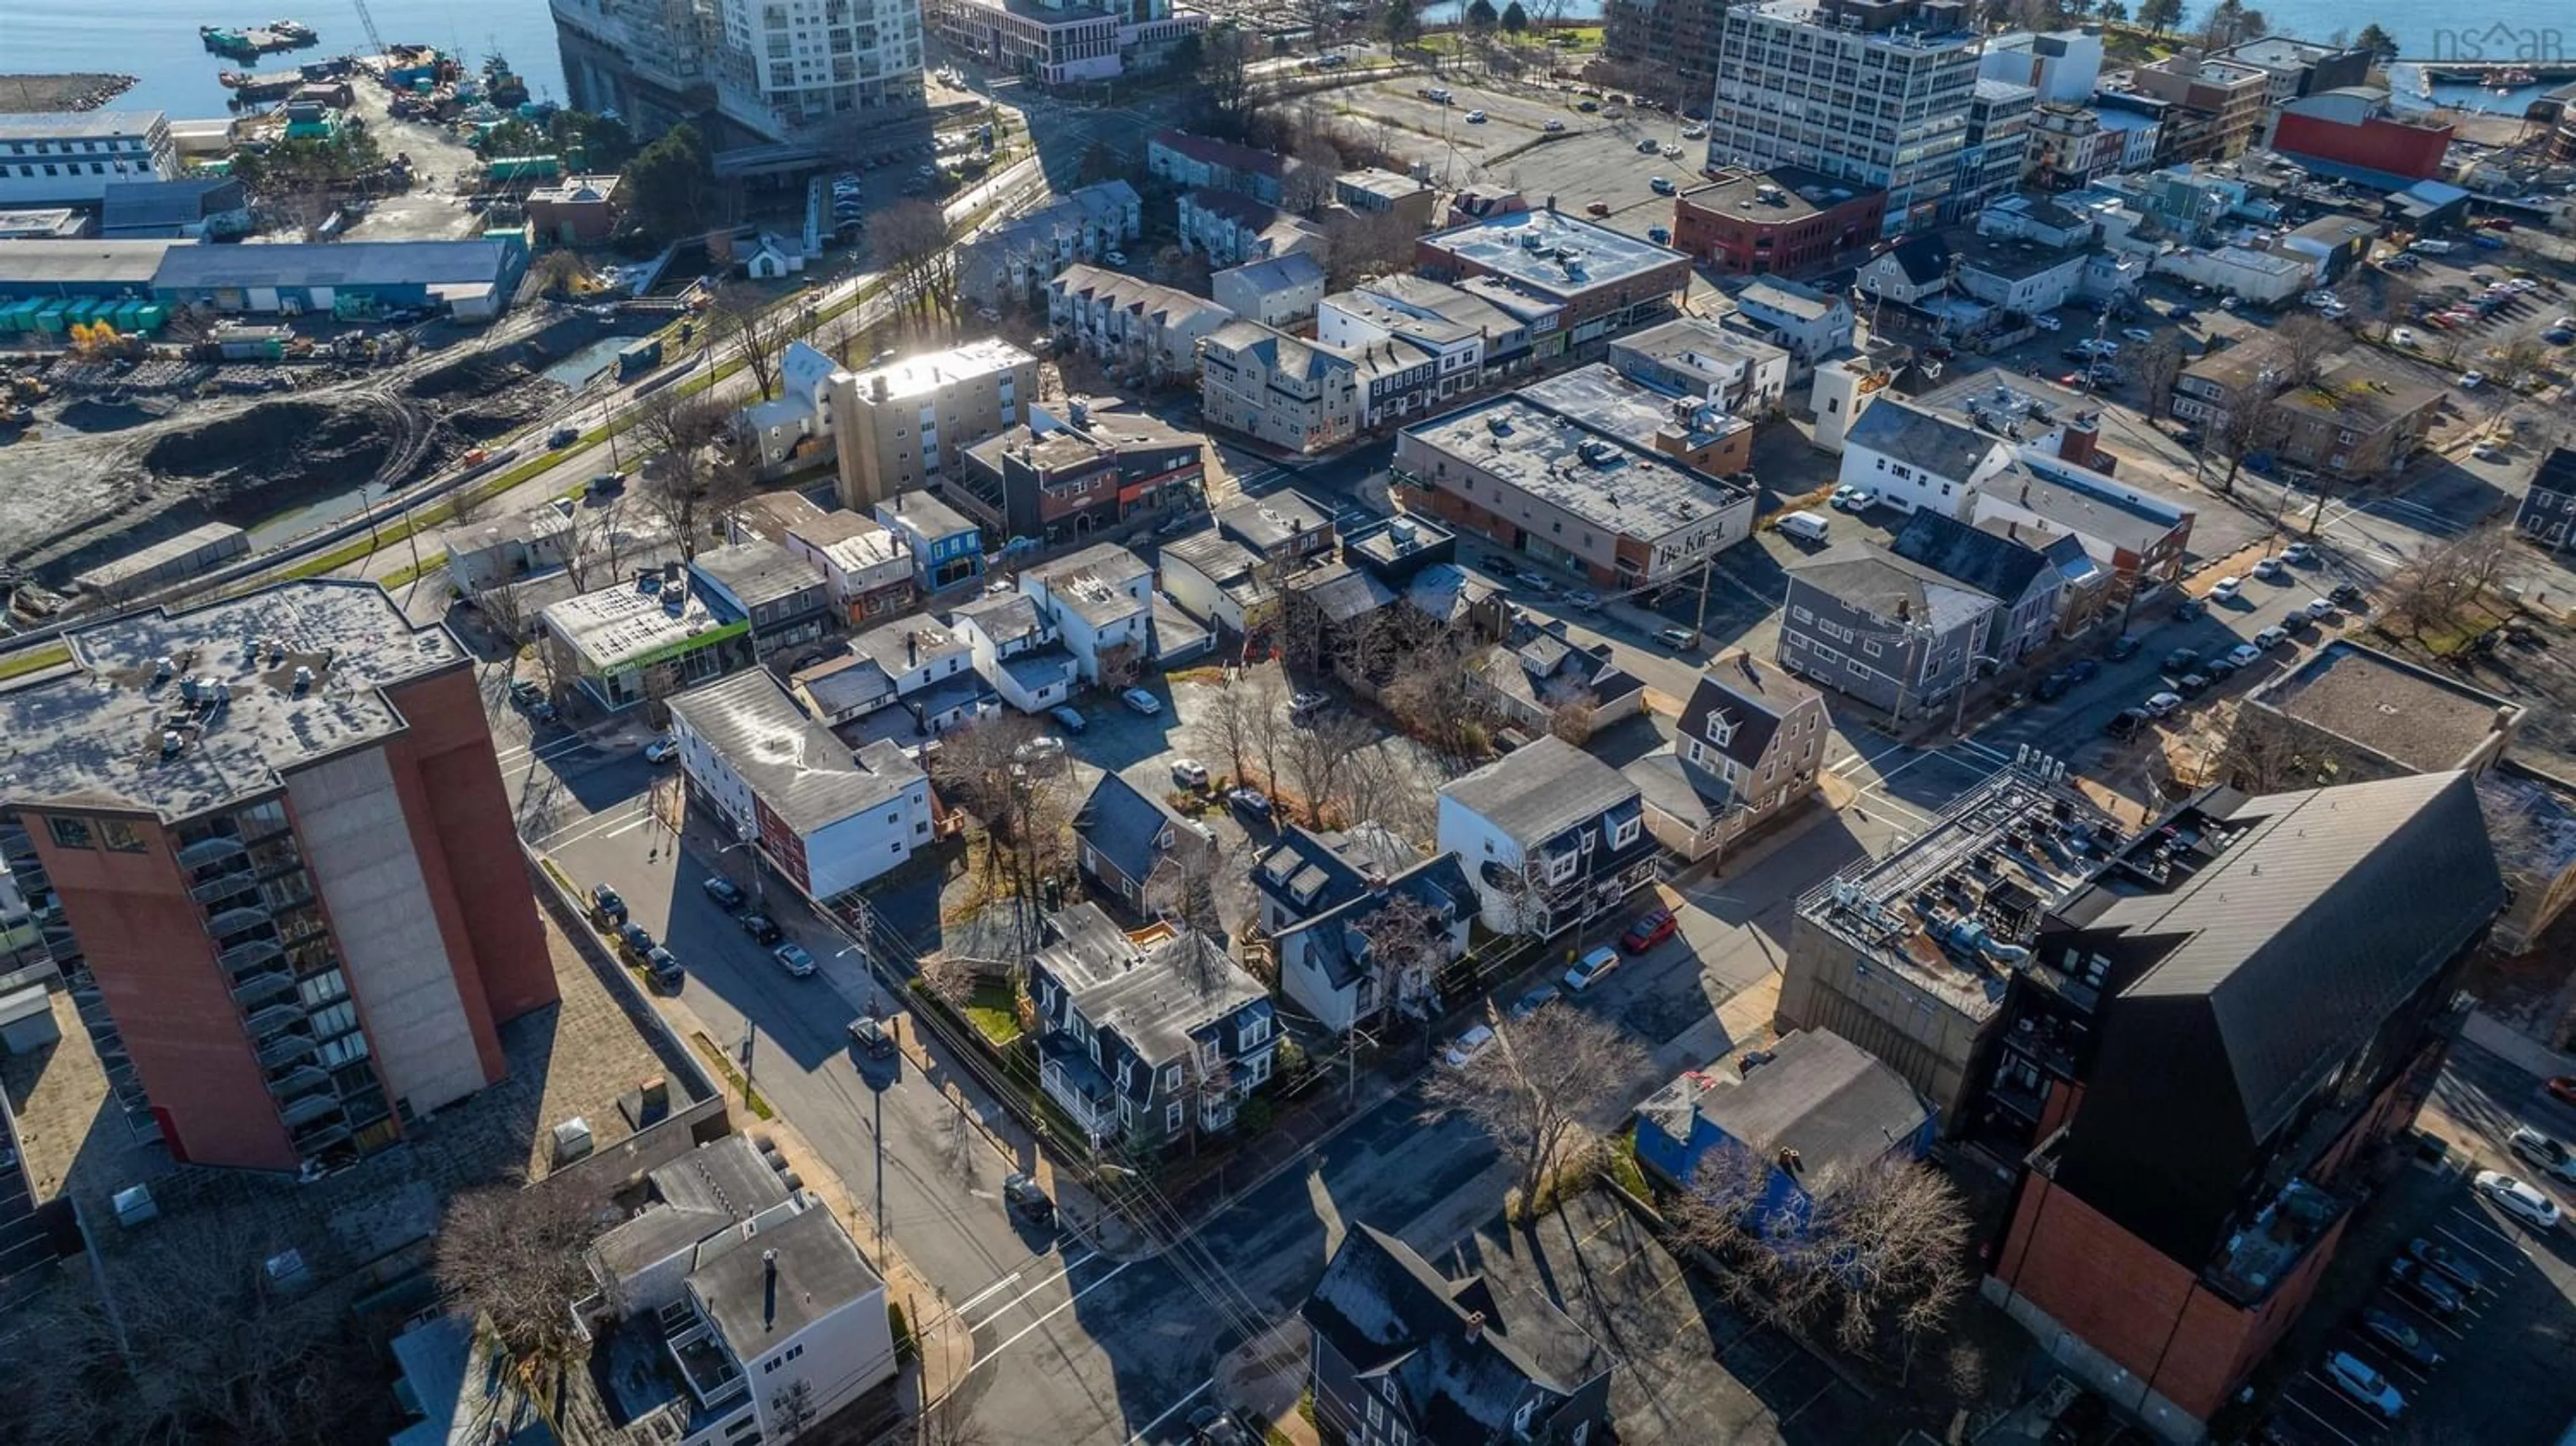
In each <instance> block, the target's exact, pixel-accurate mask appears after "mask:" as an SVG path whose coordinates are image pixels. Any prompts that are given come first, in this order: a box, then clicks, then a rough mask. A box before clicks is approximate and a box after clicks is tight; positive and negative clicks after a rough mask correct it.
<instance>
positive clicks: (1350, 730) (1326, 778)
mask: <svg viewBox="0 0 2576 1446" xmlns="http://www.w3.org/2000/svg"><path fill="white" fill-rule="evenodd" d="M1376 741H1377V734H1376V730H1374V729H1372V728H1370V727H1369V726H1368V724H1366V723H1365V722H1362V721H1361V720H1360V718H1359V716H1358V715H1357V714H1354V713H1350V712H1347V711H1345V710H1343V709H1339V708H1331V709H1326V710H1324V711H1322V712H1319V713H1316V714H1315V715H1313V716H1312V717H1310V718H1309V719H1307V720H1306V723H1305V724H1304V726H1302V727H1297V728H1292V729H1290V730H1289V732H1288V739H1287V746H1286V749H1285V750H1284V751H1285V753H1286V758H1285V760H1284V761H1285V763H1286V765H1287V769H1288V778H1289V782H1290V783H1291V785H1292V786H1294V787H1295V789H1296V791H1297V796H1298V797H1299V798H1301V799H1303V800H1304V801H1305V804H1306V822H1307V823H1308V824H1309V825H1311V826H1313V827H1316V828H1321V827H1323V826H1324V810H1325V809H1327V808H1328V807H1331V806H1333V805H1335V804H1337V803H1340V802H1342V798H1341V785H1342V779H1343V777H1344V775H1345V774H1346V773H1347V772H1348V771H1349V768H1350V763H1351V759H1352V758H1353V756H1355V755H1356V754H1358V753H1359V752H1360V751H1362V750H1363V749H1366V748H1367V747H1369V746H1370V745H1371V744H1373V743H1375V742H1376Z"/></svg>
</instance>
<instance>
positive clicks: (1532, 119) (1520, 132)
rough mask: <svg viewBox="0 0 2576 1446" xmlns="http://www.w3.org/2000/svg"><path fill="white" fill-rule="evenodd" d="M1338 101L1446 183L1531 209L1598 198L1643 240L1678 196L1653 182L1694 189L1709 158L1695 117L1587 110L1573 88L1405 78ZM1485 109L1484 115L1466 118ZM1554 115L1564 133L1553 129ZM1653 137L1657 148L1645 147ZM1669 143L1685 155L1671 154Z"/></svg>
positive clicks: (1349, 121) (1571, 207) (1667, 217)
mask: <svg viewBox="0 0 2576 1446" xmlns="http://www.w3.org/2000/svg"><path fill="white" fill-rule="evenodd" d="M1432 85H1439V86H1445V87H1447V88H1448V89H1449V90H1450V93H1451V101H1450V103H1449V104H1448V105H1441V104H1439V103H1437V102H1434V101H1431V100H1427V99H1425V98H1423V97H1422V96H1421V95H1420V94H1419V93H1418V92H1419V91H1420V90H1422V89H1423V88H1425V87H1426V86H1432ZM1333 99H1334V101H1335V103H1336V107H1337V110H1338V112H1339V114H1338V119H1340V120H1341V121H1342V122H1343V123H1344V124H1346V125H1352V126H1358V127H1361V128H1363V129H1364V131H1365V133H1366V134H1368V135H1369V136H1370V137H1371V138H1372V139H1375V140H1379V141H1381V142H1382V143H1384V144H1385V145H1386V146H1387V147H1388V148H1389V149H1391V150H1394V151H1397V152H1400V153H1401V154H1403V155H1404V156H1405V157H1407V158H1408V159H1410V160H1414V161H1418V162H1421V163H1422V164H1425V165H1428V166H1429V167H1430V168H1431V171H1432V175H1433V176H1434V178H1435V179H1438V180H1440V181H1441V182H1442V183H1443V184H1445V185H1452V186H1461V185H1480V186H1491V187H1505V186H1517V187H1518V188H1519V189H1520V191H1521V192H1522V194H1524V195H1526V196H1527V197H1528V198H1529V199H1530V202H1531V204H1533V205H1540V204H1544V203H1545V202H1546V201H1547V200H1548V198H1549V197H1551V196H1552V197H1554V198H1555V199H1556V204H1557V207H1558V208H1559V209H1560V210H1565V211H1570V212H1575V213H1577V214H1580V213H1582V212H1584V211H1585V210H1586V209H1587V208H1588V207H1590V206H1591V205H1592V204H1593V203H1594V202H1596V201H1597V202H1600V203H1602V204H1604V205H1606V206H1608V207H1609V208H1610V213H1611V214H1610V224H1612V225H1614V226H1616V227H1618V229H1620V230H1622V231H1627V232H1630V233H1632V234H1635V235H1640V236H1642V235H1644V234H1645V233H1646V229H1647V228H1648V227H1649V226H1670V225H1671V224H1672V221H1673V203H1672V199H1671V198H1670V197H1668V196H1660V195H1657V194H1655V192H1654V191H1653V190H1651V189H1650V188H1649V182H1651V181H1652V179H1653V178H1654V177H1657V176H1662V177H1665V178H1667V179H1668V180H1671V181H1673V182H1675V183H1677V184H1679V185H1688V184H1690V183H1692V182H1693V181H1695V180H1697V179H1698V177H1699V171H1700V167H1701V166H1702V165H1704V164H1705V163H1706V155H1705V152H1706V146H1705V145H1704V144H1702V143H1701V142H1698V141H1691V140H1684V139H1683V138H1682V131H1683V130H1684V128H1685V127H1687V126H1688V125H1689V124H1690V122H1687V121H1684V120H1682V119H1680V118H1679V117H1677V116H1674V115H1671V114H1669V113H1663V112H1656V111H1638V110H1631V109H1628V108H1627V107H1625V106H1620V105H1616V104H1607V105H1604V104H1602V102H1600V101H1598V100H1595V101H1594V102H1593V103H1594V104H1596V105H1601V106H1602V108H1601V109H1600V110H1596V111H1590V112H1587V111H1583V110H1580V109H1577V107H1578V106H1579V105H1580V104H1582V103H1583V102H1584V101H1585V100H1586V99H1590V98H1589V97H1583V96H1577V95H1574V94H1572V93H1570V92H1560V91H1553V90H1539V89H1528V90H1509V91H1507V90H1501V89H1488V88H1479V87H1472V86H1467V85H1463V84H1460V83H1458V82H1456V81H1446V80H1444V81H1430V80H1425V79H1422V78H1419V77H1406V78H1403V79H1400V80H1390V81H1382V82H1379V83H1376V84H1374V85H1368V86H1363V87H1356V88H1353V89H1351V90H1347V91H1342V92H1339V93H1337V95H1336V96H1335V97H1333ZM1321 103H1322V102H1320V101H1319V102H1318V104H1321ZM1612 111H1616V112H1618V113H1617V114H1615V115H1614V114H1611V112H1612ZM1480 112H1481V113H1482V114H1483V115H1484V117H1485V119H1484V120H1482V121H1470V120H1469V119H1468V117H1469V116H1470V115H1473V114H1477V113H1480ZM1550 121H1554V122H1556V123H1558V124H1559V125H1561V126H1562V127H1563V128H1564V129H1562V130H1561V131H1555V132H1551V131H1549V130H1548V129H1547V125H1548V123H1549V122H1550ZM1647 141H1652V142H1654V143H1655V145H1656V146H1657V147H1658V148H1659V149H1658V150H1656V151H1655V152H1653V153H1651V154H1649V153H1646V152H1644V151H1641V150H1640V149H1639V146H1640V145H1641V143H1644V142H1647ZM1664 146H1670V147H1672V148H1673V149H1674V150H1675V151H1677V152H1678V154H1676V155H1671V156H1667V155H1665V154H1663V153H1662V151H1661V149H1660V147H1664Z"/></svg>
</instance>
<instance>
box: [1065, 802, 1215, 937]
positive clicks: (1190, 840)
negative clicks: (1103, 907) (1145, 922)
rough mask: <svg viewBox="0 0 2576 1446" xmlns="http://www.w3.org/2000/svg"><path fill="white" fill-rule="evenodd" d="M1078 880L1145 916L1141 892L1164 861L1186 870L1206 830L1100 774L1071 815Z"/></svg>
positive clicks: (1203, 847)
mask: <svg viewBox="0 0 2576 1446" xmlns="http://www.w3.org/2000/svg"><path fill="white" fill-rule="evenodd" d="M1073 837H1074V842H1075V843H1076V844H1078V845H1080V855H1079V861H1080V863H1081V866H1082V872H1083V875H1084V877H1086V878H1088V879H1090V880H1091V881H1092V882H1093V883H1094V884H1096V885H1098V886H1099V888H1100V890H1101V892H1102V893H1103V894H1105V895H1106V896H1108V897H1110V898H1113V899H1116V900H1118V901H1119V902H1120V903H1122V904H1124V905H1126V908H1127V912H1128V913H1130V914H1133V915H1138V916H1142V915H1143V914H1144V913H1145V912H1146V909H1145V888H1146V886H1147V885H1148V884H1150V883H1152V882H1153V880H1154V874H1155V871H1156V870H1158V869H1160V868H1161V867H1162V865H1163V862H1164V860H1166V859H1170V860H1172V862H1173V866H1174V867H1175V868H1186V867H1188V866H1189V865H1190V864H1191V863H1192V862H1193V861H1194V860H1195V858H1196V856H1197V855H1199V854H1201V853H1204V852H1205V851H1206V850H1207V849H1208V847H1209V843H1208V834H1207V827H1206V825H1204V824H1200V823H1196V822H1193V821H1191V820H1189V819H1186V818H1183V817H1181V816H1180V815H1179V814H1177V813H1174V812H1172V810H1171V808H1170V807H1169V806H1167V805H1166V804H1165V803H1164V802H1163V801H1162V800H1161V799H1159V798H1154V797H1150V796H1149V795H1147V794H1146V793H1145V791H1144V790H1143V789H1140V788H1138V787H1136V785H1134V784H1132V783H1129V782H1128V781H1127V780H1126V779H1123V778H1121V777H1119V776H1118V775H1117V774H1115V773H1104V774H1102V775H1101V776H1100V781H1099V782H1098V783H1096V784H1093V785H1092V788H1091V796H1090V797H1089V798H1086V799H1084V800H1083V802H1082V807H1081V808H1079V809H1076V810H1075V811H1074V815H1073Z"/></svg>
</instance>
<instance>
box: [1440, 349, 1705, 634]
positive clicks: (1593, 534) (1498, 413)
mask: <svg viewBox="0 0 2576 1446" xmlns="http://www.w3.org/2000/svg"><path fill="white" fill-rule="evenodd" d="M1393 470H1394V481H1395V484H1396V485H1397V486H1399V487H1402V488H1403V489H1405V493H1406V501H1407V505H1408V506H1410V507H1412V508H1413V509H1414V510H1417V511H1422V512H1427V513H1429V514H1431V515H1432V516H1433V517H1435V518H1437V519H1439V520H1440V521H1441V522H1442V523H1444V524H1446V525H1448V526H1451V527H1454V528H1458V529H1460V530H1464V531H1472V532H1476V533H1479V534H1481V535H1483V536H1485V537H1487V538H1489V539H1491V540H1492V541H1494V542H1496V543H1498V544H1500V545H1501V546H1504V547H1507V548H1513V549H1516V550H1519V551H1522V552H1526V553H1528V554H1529V555H1530V556H1532V557H1535V558H1538V559H1540V560H1541V561H1544V562H1548V563H1550V564H1553V565H1555V566H1559V567H1565V568H1569V569H1571V570H1573V571H1575V572H1578V573H1581V574H1582V575H1583V576H1585V577H1587V578H1589V579H1591V581H1592V582H1593V584H1594V585H1595V586H1596V587H1600V588H1603V589H1605V590H1616V591H1619V592H1627V591H1632V590H1634V589H1638V588H1644V587H1655V586H1661V585H1664V584H1668V583H1671V582H1674V581H1676V580H1678V579H1679V578H1681V577H1682V576H1683V575H1685V574H1687V573H1689V572H1691V571H1693V570H1694V569H1696V568H1698V567H1699V566H1700V565H1701V564H1703V563H1705V562H1707V561H1708V560H1709V559H1710V558H1713V557H1714V556H1716V555H1717V554H1718V553H1719V552H1721V551H1723V550H1724V549H1726V548H1728V547H1731V546H1733V545H1735V544H1736V543H1738V542H1741V541H1743V540H1744V539H1745V538H1746V537H1748V536H1750V535H1751V534H1752V528H1753V510H1754V495H1753V493H1752V491H1751V490H1750V489H1747V488H1743V487H1738V486H1735V485H1733V484H1731V483H1726V482H1721V481H1718V480H1717V479H1715V478H1711V477H1704V476H1701V475H1699V474H1698V473H1695V472H1693V471H1691V470H1690V469H1689V468H1687V467H1685V466H1683V465H1681V464H1680V463H1678V462H1675V461H1673V460H1672V459H1670V458H1668V457H1666V456H1664V455H1662V454H1660V453H1659V452H1656V451H1653V450H1639V449H1637V448H1636V447H1634V446H1632V445H1631V444H1629V443H1628V442H1625V441H1621V440H1614V439H1613V438H1612V437H1610V436H1608V435H1605V434H1603V433H1599V432H1595V431H1593V430H1591V429H1590V428H1588V427H1587V426H1585V425H1583V424H1582V423H1580V422H1578V421H1576V420H1574V419H1572V418H1570V417H1567V416H1564V415H1561V414H1559V413H1555V412H1551V411H1548V410H1546V409H1544V408H1542V407H1541V406H1539V405H1538V404H1537V403H1535V402H1532V401H1529V400H1525V399H1523V398H1522V397H1519V396H1505V397H1499V398H1496V399H1494V400H1492V401H1489V402H1485V403H1483V404H1481V405H1478V406H1473V407H1468V408H1465V409H1463V410H1460V411H1457V412H1452V413H1450V414H1449V415H1447V416H1444V417H1438V418H1435V419H1433V420H1431V421H1428V422H1421V423H1417V424H1415V425H1414V426H1410V427H1407V428H1405V429H1404V430H1403V431H1402V432H1400V433H1398V434H1397V436H1396V445H1395V459H1394V464H1393Z"/></svg>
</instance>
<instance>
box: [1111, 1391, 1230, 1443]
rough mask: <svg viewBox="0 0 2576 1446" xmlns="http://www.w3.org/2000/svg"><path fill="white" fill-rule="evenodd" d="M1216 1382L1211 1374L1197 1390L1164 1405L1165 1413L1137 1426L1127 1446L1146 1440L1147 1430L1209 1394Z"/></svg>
mask: <svg viewBox="0 0 2576 1446" xmlns="http://www.w3.org/2000/svg"><path fill="white" fill-rule="evenodd" d="M1215 1384H1216V1377H1214V1376H1210V1377H1208V1378H1207V1379H1206V1380H1204V1381H1201V1382H1199V1384H1198V1388H1197V1389H1196V1390H1193V1391H1191V1392H1190V1393H1189V1394H1188V1395H1186V1396H1183V1397H1182V1398H1180V1399H1179V1400H1177V1401H1174V1402H1173V1403H1172V1404H1170V1405H1169V1406H1166V1407H1164V1408H1163V1414H1161V1415H1159V1416H1157V1417H1155V1418H1154V1419H1153V1420H1151V1421H1148V1422H1146V1423H1145V1424H1144V1425H1142V1426H1139V1427H1137V1428H1136V1434H1135V1435H1133V1436H1130V1437H1128V1438H1127V1446H1136V1443H1137V1442H1139V1441H1142V1440H1144V1439H1145V1434H1146V1433H1147V1432H1149V1431H1151V1430H1153V1429H1154V1428H1155V1427H1157V1426H1160V1425H1162V1424H1163V1423H1164V1422H1165V1421H1168V1420H1170V1419H1172V1413H1173V1412H1175V1411H1178V1410H1180V1409H1181V1408H1182V1407H1184V1406H1187V1405H1188V1404H1189V1403H1190V1402H1192V1401H1195V1400H1197V1399H1198V1398H1199V1397H1201V1396H1204V1395H1206V1394H1207V1392H1208V1387H1210V1386H1213V1385H1215Z"/></svg>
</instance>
